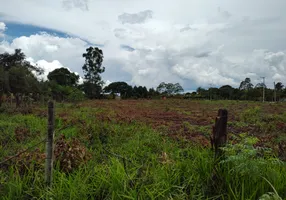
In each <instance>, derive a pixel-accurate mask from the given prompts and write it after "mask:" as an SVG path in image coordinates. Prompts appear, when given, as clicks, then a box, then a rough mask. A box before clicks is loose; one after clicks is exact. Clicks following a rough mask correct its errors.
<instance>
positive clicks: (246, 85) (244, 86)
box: [239, 78, 253, 90]
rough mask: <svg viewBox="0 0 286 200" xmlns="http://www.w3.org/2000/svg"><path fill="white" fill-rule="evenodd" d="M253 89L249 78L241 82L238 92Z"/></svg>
mask: <svg viewBox="0 0 286 200" xmlns="http://www.w3.org/2000/svg"><path fill="white" fill-rule="evenodd" d="M251 88H253V84H252V83H251V80H250V78H246V79H245V80H244V81H241V83H240V86H239V89H240V90H249V89H251Z"/></svg>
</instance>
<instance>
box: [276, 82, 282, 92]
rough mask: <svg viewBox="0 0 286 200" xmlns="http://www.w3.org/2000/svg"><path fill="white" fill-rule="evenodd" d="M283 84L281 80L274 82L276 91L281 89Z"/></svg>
mask: <svg viewBox="0 0 286 200" xmlns="http://www.w3.org/2000/svg"><path fill="white" fill-rule="evenodd" d="M283 87H284V85H283V84H282V83H281V82H278V83H276V84H275V89H276V90H277V91H281V90H282V89H283Z"/></svg>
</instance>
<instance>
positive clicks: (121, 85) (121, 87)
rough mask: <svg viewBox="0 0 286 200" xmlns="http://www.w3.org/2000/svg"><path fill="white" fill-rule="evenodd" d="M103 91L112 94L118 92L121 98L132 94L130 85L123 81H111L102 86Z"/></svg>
mask: <svg viewBox="0 0 286 200" xmlns="http://www.w3.org/2000/svg"><path fill="white" fill-rule="evenodd" d="M104 91H105V92H111V93H112V94H115V93H120V96H121V97H122V98H129V97H131V96H132V86H130V85H128V84H127V83H125V82H113V83H110V84H109V85H108V86H106V87H105V88H104Z"/></svg>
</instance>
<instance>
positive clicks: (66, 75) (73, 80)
mask: <svg viewBox="0 0 286 200" xmlns="http://www.w3.org/2000/svg"><path fill="white" fill-rule="evenodd" d="M48 79H49V81H55V82H56V83H57V84H59V85H63V86H75V85H76V84H77V83H78V80H79V76H78V75H76V74H75V73H73V72H70V71H69V70H68V69H67V68H63V67H62V68H58V69H55V70H54V71H52V72H50V73H49V74H48Z"/></svg>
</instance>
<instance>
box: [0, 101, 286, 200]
mask: <svg viewBox="0 0 286 200" xmlns="http://www.w3.org/2000/svg"><path fill="white" fill-rule="evenodd" d="M60 112H67V114H68V117H69V121H68V122H65V121H64V120H63V119H61V118H58V121H57V128H60V127H63V126H66V124H65V123H68V124H69V125H70V127H68V128H67V129H64V130H62V131H61V132H58V133H56V135H59V134H64V135H66V138H67V139H69V138H74V137H77V138H79V140H80V141H81V142H82V143H83V144H84V145H85V147H86V148H87V149H88V151H89V152H90V153H91V154H92V156H91V159H90V160H89V162H88V163H85V164H82V165H81V166H80V167H79V168H77V169H74V170H73V171H72V172H70V173H67V172H63V171H62V170H61V167H60V166H59V163H58V162H55V169H54V173H53V185H52V187H51V188H46V186H45V184H44V170H43V168H42V169H37V168H29V170H28V171H27V172H26V173H25V174H22V173H20V172H19V170H18V168H17V167H16V166H11V167H9V168H8V170H7V169H4V168H1V169H0V199H33V198H34V199H81V200H83V199H234V200H235V199H258V198H260V197H261V196H262V195H265V194H267V193H268V192H274V193H275V192H277V193H278V194H279V195H280V196H281V197H283V198H286V166H285V163H284V162H282V161H279V160H278V159H276V158H275V157H273V156H272V154H271V151H268V150H267V149H264V150H259V149H257V148H255V147H253V144H254V142H255V139H253V138H248V137H246V138H245V140H242V141H241V142H240V143H238V144H236V145H228V146H227V147H226V148H224V151H225V158H224V159H222V160H221V161H220V163H219V164H217V165H215V163H214V159H213V157H214V156H213V153H212V152H211V150H210V149H208V148H201V147H198V146H193V145H192V144H191V143H189V142H187V141H184V140H183V139H182V140H173V139H170V138H168V137H166V136H164V135H163V134H161V133H160V132H158V131H154V130H153V129H151V128H150V127H148V126H145V125H142V124H138V123H136V122H132V123H129V124H126V123H120V124H117V123H115V122H112V121H111V122H106V121H100V119H99V118H97V113H100V112H102V110H101V109H98V108H94V109H93V108H89V109H86V108H81V109H78V110H73V109H72V108H71V107H68V106H62V107H60V108H58V113H60ZM6 118H7V115H5V114H1V115H0V129H1V127H2V129H1V130H2V132H1V138H3V139H6V140H7V138H10V139H9V140H8V141H9V142H8V143H9V145H8V144H5V145H6V146H5V147H6V148H7V147H9V148H11V149H10V150H5V153H1V154H0V160H3V159H4V156H7V155H11V153H14V152H15V151H16V150H15V149H19V148H20V146H21V145H22V146H24V147H26V146H29V145H31V144H33V143H34V142H35V141H37V140H38V139H39V138H40V136H44V135H45V128H46V124H45V123H46V122H45V119H42V118H39V117H36V116H32V115H27V116H24V115H16V116H9V118H7V119H8V120H4V119H6ZM77 120H81V121H84V124H83V123H77ZM17 126H27V127H28V128H29V130H30V132H31V133H32V134H31V136H29V137H28V138H27V140H26V141H25V142H23V144H19V143H16V142H15V135H14V130H15V127H17ZM36 133H37V134H39V135H40V136H39V137H38V136H37V137H36V135H35V134H36ZM1 146H2V149H3V144H1ZM42 148H43V147H42ZM214 181H215V182H214ZM273 188H274V189H275V191H274V190H273Z"/></svg>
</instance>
